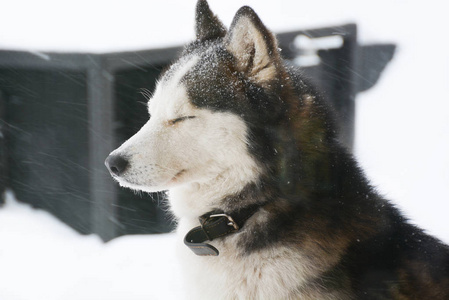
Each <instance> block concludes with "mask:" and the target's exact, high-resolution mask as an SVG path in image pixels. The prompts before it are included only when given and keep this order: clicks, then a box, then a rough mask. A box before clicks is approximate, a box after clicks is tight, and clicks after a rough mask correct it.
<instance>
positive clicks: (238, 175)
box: [168, 168, 260, 219]
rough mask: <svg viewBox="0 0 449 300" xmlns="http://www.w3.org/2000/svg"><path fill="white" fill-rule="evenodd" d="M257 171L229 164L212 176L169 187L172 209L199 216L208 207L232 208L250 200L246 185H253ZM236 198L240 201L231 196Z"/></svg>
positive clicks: (186, 216)
mask: <svg viewBox="0 0 449 300" xmlns="http://www.w3.org/2000/svg"><path fill="white" fill-rule="evenodd" d="M259 174H260V171H259V170H257V169H256V168H254V169H253V170H251V171H248V170H242V169H239V168H229V169H227V170H225V171H223V172H222V173H220V174H219V175H218V176H216V177H214V178H213V179H210V180H207V181H204V182H193V183H188V184H185V185H181V186H178V187H175V188H172V189H170V190H169V192H168V196H169V197H168V198H169V203H170V207H171V210H172V212H173V213H174V214H175V216H176V217H178V218H193V219H198V217H199V216H201V215H203V214H205V213H207V212H209V211H211V210H215V209H221V210H223V211H231V210H234V209H238V208H239V207H238V206H240V205H241V206H244V205H246V204H248V205H249V204H252V203H253V202H254V199H251V198H252V197H250V196H249V193H248V189H249V187H250V186H251V189H255V188H256V186H257V183H258V181H259V177H260V175H259ZM237 198H238V199H239V202H240V203H236V201H234V200H233V199H237ZM246 202H247V203H246Z"/></svg>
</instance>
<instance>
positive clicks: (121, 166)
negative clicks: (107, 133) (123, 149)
mask: <svg viewBox="0 0 449 300" xmlns="http://www.w3.org/2000/svg"><path fill="white" fill-rule="evenodd" d="M104 164H105V165H106V167H107V168H108V170H109V172H110V173H111V174H113V175H116V176H120V175H121V174H123V173H124V172H125V170H126V168H127V167H128V165H129V163H128V160H127V159H126V158H124V157H123V156H121V155H109V156H108V157H107V158H106V160H105V162H104Z"/></svg>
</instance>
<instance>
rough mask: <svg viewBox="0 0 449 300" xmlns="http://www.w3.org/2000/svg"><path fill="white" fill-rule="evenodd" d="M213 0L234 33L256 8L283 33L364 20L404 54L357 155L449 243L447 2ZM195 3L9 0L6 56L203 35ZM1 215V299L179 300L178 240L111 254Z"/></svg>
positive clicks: (13, 211)
mask: <svg viewBox="0 0 449 300" xmlns="http://www.w3.org/2000/svg"><path fill="white" fill-rule="evenodd" d="M276 3H278V4H276V5H275V4H273V1H260V0H259V1H257V0H247V1H243V0H229V1H219V0H210V5H211V7H212V9H213V10H214V11H215V12H216V13H217V14H218V15H219V16H220V17H221V19H222V20H223V22H224V23H225V24H228V25H229V24H230V22H231V19H232V16H233V14H234V13H235V11H236V10H237V9H238V8H239V7H240V6H242V5H244V4H248V5H250V6H252V7H253V8H254V9H255V10H256V11H257V12H258V13H259V15H260V16H261V18H262V20H264V22H265V23H266V24H267V25H268V26H269V27H270V28H271V29H273V30H274V31H277V32H281V31H286V30H294V29H303V28H312V27H317V26H327V25H336V24H342V23H346V22H356V23H357V24H358V25H359V39H360V41H361V42H362V43H365V42H366V43H368V42H393V43H396V44H397V45H398V51H397V53H396V55H395V58H394V60H393V61H392V63H391V64H390V65H389V66H388V67H387V69H386V71H385V73H384V74H383V76H382V78H381V79H380V81H379V82H378V83H377V85H376V86H375V87H374V88H373V89H372V90H370V91H368V92H366V93H363V94H360V95H359V97H358V99H357V113H356V116H357V122H356V130H357V132H356V155H357V157H358V158H359V160H360V163H361V164H362V166H363V167H364V169H365V171H366V172H367V174H368V176H369V177H370V178H371V179H372V180H373V182H374V183H375V184H376V185H377V186H378V188H379V190H380V191H381V192H382V193H383V194H385V195H386V196H387V197H388V198H390V199H392V201H393V202H394V203H396V204H397V205H398V206H399V207H400V208H401V209H402V210H403V211H404V212H405V213H406V215H407V216H408V217H410V218H411V220H412V221H413V222H415V223H417V224H419V225H420V226H421V227H423V228H425V229H426V230H428V232H430V233H432V234H434V235H436V236H438V237H439V238H441V239H442V240H444V241H445V242H447V243H449V218H447V212H448V211H449V102H448V101H449V84H448V82H449V56H448V55H447V53H449V51H448V50H449V49H448V48H449V43H448V42H447V39H446V36H447V33H446V32H445V30H446V29H447V28H449V18H447V16H446V13H447V10H446V9H444V6H443V2H440V3H441V4H439V5H440V6H438V5H436V4H432V5H431V4H430V2H429V4H428V5H427V6H424V5H423V2H421V1H407V0H379V1H375V2H371V3H367V2H366V1H357V0H340V1H331V0H329V1H294V0H284V1H277V2H276ZM194 5H195V0H189V1H186V0H167V1H151V0H128V1H126V2H113V1H92V0H79V1H56V0H41V1H25V0H17V1H8V2H7V3H6V0H5V3H1V7H2V17H1V18H0V49H22V50H30V51H90V52H108V51H121V50H139V49H146V48H154V47H164V46H169V45H179V44H182V43H184V42H186V41H188V40H190V39H191V38H192V37H193V29H192V28H193V10H194ZM10 198H11V197H9V200H8V202H7V204H6V206H5V207H4V208H2V209H0V299H5V300H34V299H38V300H40V299H46V300H47V299H48V300H52V299H64V300H66V299H67V300H71V299H74V300H75V299H95V300H98V299H105V300H109V299H130V300H133V299H180V298H181V296H182V289H181V283H180V280H179V277H178V270H177V264H176V260H175V259H174V253H173V251H174V247H173V244H174V238H173V236H172V235H160V236H133V237H121V238H118V239H116V240H114V241H112V242H110V243H108V244H102V243H101V241H100V240H99V239H98V238H96V237H95V236H87V237H86V236H80V235H78V234H77V233H76V232H74V231H72V230H71V229H70V228H68V227H66V226H65V225H64V224H62V223H60V222H59V221H58V220H56V219H55V218H53V217H52V216H50V215H49V214H47V213H46V212H43V211H37V210H33V209H31V208H29V207H27V206H25V205H22V204H18V203H16V202H14V201H13V200H11V199H10Z"/></svg>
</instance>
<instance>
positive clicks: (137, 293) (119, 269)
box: [0, 193, 182, 300]
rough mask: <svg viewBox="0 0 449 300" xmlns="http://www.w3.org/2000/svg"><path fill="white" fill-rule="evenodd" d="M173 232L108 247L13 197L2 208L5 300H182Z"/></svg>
mask: <svg viewBox="0 0 449 300" xmlns="http://www.w3.org/2000/svg"><path fill="white" fill-rule="evenodd" d="M174 243H175V239H174V236H173V234H162V235H152V236H149V235H146V236H124V237H120V238H117V239H114V240H113V241H111V242H109V243H106V244H104V243H103V242H102V241H101V240H100V238H99V237H97V236H95V235H89V236H83V235H80V234H79V233H77V232H76V231H74V230H72V229H71V228H69V227H68V226H67V225H65V224H64V223H62V222H60V221H59V220H58V219H56V218H55V217H53V216H52V215H51V214H49V213H47V212H46V211H43V210H37V209H33V208H31V207H30V206H28V205H26V204H21V203H19V202H17V201H16V200H15V199H14V197H13V195H12V193H8V194H7V197H6V204H5V206H4V207H2V208H1V209H0V244H1V246H0V299H2V300H36V299H37V300H41V299H42V300H44V299H45V300H72V299H73V300H79V299H84V300H90V299H91V300H101V299H105V300H115V299H116V300H123V299H132V300H134V299H135V300H140V299H182V286H181V285H182V284H181V282H182V281H181V279H180V278H179V270H178V264H177V262H176V259H175V254H174V251H175V250H174V249H175V247H174Z"/></svg>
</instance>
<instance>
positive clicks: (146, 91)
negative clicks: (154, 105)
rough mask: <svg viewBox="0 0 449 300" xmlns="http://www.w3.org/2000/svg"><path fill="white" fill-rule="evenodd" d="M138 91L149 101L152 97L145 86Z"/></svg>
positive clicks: (151, 93)
mask: <svg viewBox="0 0 449 300" xmlns="http://www.w3.org/2000/svg"><path fill="white" fill-rule="evenodd" d="M139 93H140V94H141V95H142V96H143V97H144V98H145V99H146V100H147V101H150V99H151V97H153V92H152V91H150V90H149V89H146V88H141V89H140V90H139Z"/></svg>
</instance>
